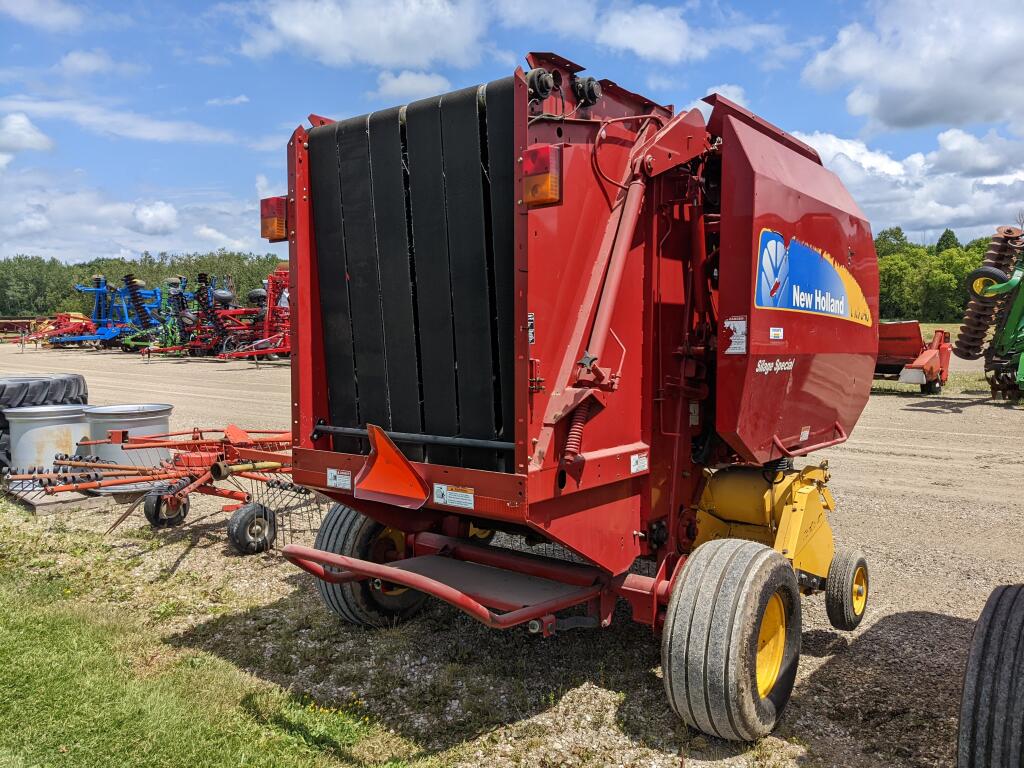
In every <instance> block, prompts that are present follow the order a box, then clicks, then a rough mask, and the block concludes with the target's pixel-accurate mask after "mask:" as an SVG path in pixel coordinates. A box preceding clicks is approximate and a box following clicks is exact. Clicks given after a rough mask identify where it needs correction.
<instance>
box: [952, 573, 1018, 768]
mask: <svg viewBox="0 0 1024 768" xmlns="http://www.w3.org/2000/svg"><path fill="white" fill-rule="evenodd" d="M957 765H958V766H959V768H1020V766H1022V765H1024V585H1021V584H1018V585H1016V586H1011V587H1006V586H1003V587H997V588H996V590H995V591H994V592H993V593H992V595H991V597H989V599H988V602H987V603H986V604H985V609H984V610H983V611H982V613H981V618H980V619H978V624H977V626H976V627H975V628H974V639H973V640H972V642H971V651H970V655H969V656H968V657H967V670H966V672H965V674H964V692H963V697H962V699H961V704H960V736H959V745H958V749H957Z"/></svg>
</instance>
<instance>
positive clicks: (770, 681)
mask: <svg viewBox="0 0 1024 768" xmlns="http://www.w3.org/2000/svg"><path fill="white" fill-rule="evenodd" d="M785 651H786V606H785V605H783V603H782V598H781V597H780V596H779V593H778V592H776V593H775V594H774V595H772V596H771V598H770V599H769V600H768V605H766V606H765V608H764V613H763V614H762V615H761V628H760V630H758V633H757V692H758V694H759V695H760V696H761V698H762V699H763V698H764V697H765V696H767V695H768V694H769V693H771V692H772V688H774V687H775V681H776V680H778V679H779V672H780V671H781V670H782V657H783V655H784V654H785Z"/></svg>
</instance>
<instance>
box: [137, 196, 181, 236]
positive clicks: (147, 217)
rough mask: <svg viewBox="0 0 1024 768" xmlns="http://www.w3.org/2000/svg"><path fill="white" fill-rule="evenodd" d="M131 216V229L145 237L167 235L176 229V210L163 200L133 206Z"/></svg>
mask: <svg viewBox="0 0 1024 768" xmlns="http://www.w3.org/2000/svg"><path fill="white" fill-rule="evenodd" d="M132 216H133V217H134V218H135V224H134V225H133V226H132V227H131V228H132V229H134V230H135V231H136V232H142V233H144V234H147V235H169V234H170V233H171V232H173V231H174V230H176V229H177V228H178V209H177V208H175V207H174V206H173V205H171V204H170V203H166V202H164V201H163V200H157V201H156V202H154V203H149V204H146V205H137V206H135V210H134V211H132Z"/></svg>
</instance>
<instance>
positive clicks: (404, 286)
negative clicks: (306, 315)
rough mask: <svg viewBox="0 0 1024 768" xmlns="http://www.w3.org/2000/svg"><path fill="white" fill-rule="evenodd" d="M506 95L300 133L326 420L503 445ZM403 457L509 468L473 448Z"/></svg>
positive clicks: (508, 419) (508, 182)
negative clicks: (305, 156)
mask: <svg viewBox="0 0 1024 768" xmlns="http://www.w3.org/2000/svg"><path fill="white" fill-rule="evenodd" d="M513 94H514V90H513V83H512V78H506V79H505V80H499V81H495V82H494V83H489V84H488V85H486V86H474V87H472V88H466V89H463V90H461V91H456V92H454V93H449V94H445V95H443V96H441V97H435V98H431V99H424V100H422V101H418V102H415V103H413V104H409V105H408V106H406V107H401V108H393V109H389V110H383V111H380V112H374V113H372V114H369V115H362V116H359V117H354V118H350V119H348V120H344V121H341V122H338V123H330V124H327V125H321V126H318V127H316V128H314V129H312V130H311V131H310V133H309V141H308V144H309V165H310V182H311V187H312V192H313V195H312V204H313V222H314V229H315V234H316V243H317V253H318V259H317V266H318V272H319V287H320V301H321V307H322V311H323V316H324V362H325V367H326V368H327V373H328V376H327V381H328V413H327V414H323V416H326V417H327V418H328V420H329V422H330V424H331V425H333V426H336V427H346V428H353V427H365V426H366V425H367V424H376V425H379V426H381V427H382V428H384V429H386V430H389V431H395V432H404V433H410V434H426V435H434V436H441V437H466V438H473V439H479V440H496V439H498V438H504V440H505V441H506V442H511V440H512V438H513V424H514V416H513V385H512V381H513V377H512V375H511V374H512V370H513V359H514V349H513V347H514V329H515V324H514V320H513V317H512V314H513V308H514V301H513V296H514V294H513V277H514V266H513V255H514V242H513V240H514V237H513V226H512V224H513V219H514V216H515V205H514V199H513V198H514V190H513V171H514V162H513V157H514V147H513V130H512V128H513V126H512V120H511V115H512V113H513ZM492 112H493V115H492V114H491V113H492ZM333 447H334V449H335V450H338V451H343V452H351V453H358V452H365V448H366V443H365V441H363V440H358V439H354V438H351V437H346V436H337V437H335V438H334V443H333ZM406 452H407V455H408V456H409V458H411V459H413V460H416V461H424V460H425V461H427V462H429V463H433V464H447V465H453V466H463V467H473V468H478V469H488V470H495V469H506V468H507V469H511V465H512V456H511V453H510V452H508V453H507V455H505V453H502V452H500V451H495V450H481V449H479V448H465V447H463V448H452V447H448V446H440V445H434V446H430V447H426V448H425V447H421V446H413V447H409V448H406Z"/></svg>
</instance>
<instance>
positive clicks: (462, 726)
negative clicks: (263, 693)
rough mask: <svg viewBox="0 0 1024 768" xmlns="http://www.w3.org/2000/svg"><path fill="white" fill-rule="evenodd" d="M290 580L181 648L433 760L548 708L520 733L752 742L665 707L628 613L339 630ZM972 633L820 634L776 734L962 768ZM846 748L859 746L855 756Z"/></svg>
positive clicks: (300, 583)
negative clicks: (726, 736)
mask: <svg viewBox="0 0 1024 768" xmlns="http://www.w3.org/2000/svg"><path fill="white" fill-rule="evenodd" d="M272 578H274V579H275V580H276V579H279V578H280V576H279V575H278V576H274V577H272ZM288 582H289V584H290V585H291V586H293V587H294V590H293V591H292V593H291V594H289V595H288V596H287V597H285V598H282V599H280V600H277V601H275V602H272V603H270V604H268V605H265V606H261V607H256V608H252V609H250V610H248V611H244V612H241V613H235V614H231V615H224V616H219V617H217V618H215V619H212V620H210V621H207V622H206V623H204V624H201V625H199V626H196V627H194V628H192V629H190V630H188V631H186V632H184V633H182V634H179V635H176V636H174V637H171V638H169V639H168V641H169V642H170V643H172V644H174V645H177V646H180V647H187V648H192V649H201V650H203V651H206V652H209V653H212V654H215V655H217V656H220V657H222V658H224V659H226V660H227V661H229V662H231V663H233V664H235V665H237V666H238V667H240V668H242V669H244V670H246V671H247V672H249V673H251V674H253V675H256V676H257V677H260V678H263V679H265V680H268V681H271V682H273V683H276V684H278V685H280V686H282V687H284V688H285V689H288V690H289V691H291V692H293V693H296V694H306V695H308V696H310V697H311V699H312V700H313V701H315V702H317V703H318V704H321V705H323V706H332V707H339V708H346V709H350V710H355V711H357V712H358V713H359V714H365V715H367V716H369V717H371V718H372V719H373V720H375V721H377V722H379V723H381V724H382V725H384V726H385V727H387V728H389V729H392V730H393V731H395V732H396V733H398V734H399V735H401V736H402V737H404V738H406V739H408V740H410V741H412V742H414V743H415V744H416V745H417V746H418V747H419V749H420V750H422V753H421V754H433V753H435V752H439V751H443V750H446V749H448V748H451V747H454V746H457V745H459V744H461V743H462V742H464V741H466V740H471V739H474V738H476V737H478V736H480V735H482V734H485V733H487V732H488V731H491V730H493V729H495V728H498V727H501V726H506V725H513V726H514V725H515V724H517V723H522V721H525V720H527V719H529V718H531V717H533V716H535V715H538V714H541V713H548V714H547V715H546V717H548V718H551V720H550V721H547V720H546V721H545V722H544V723H542V724H535V723H530V724H526V723H523V724H522V730H521V731H516V734H515V736H514V737H512V738H514V739H515V740H516V741H518V742H519V743H528V742H531V740H536V739H538V738H541V739H548V738H550V737H551V735H552V734H557V733H558V732H560V731H561V729H562V728H563V727H564V728H566V729H569V728H573V727H574V728H577V729H579V730H583V731H586V730H587V729H589V728H598V727H601V722H602V720H605V721H607V718H608V717H609V716H611V717H613V718H614V721H615V724H616V725H617V726H618V728H619V729H620V730H621V731H622V732H623V733H624V734H625V735H626V736H627V738H629V739H630V740H631V741H632V742H633V743H634V744H635V745H636V746H643V747H648V748H651V749H655V750H659V751H662V752H665V753H668V754H673V755H678V754H680V752H681V751H682V752H683V753H684V754H686V755H687V756H688V757H690V758H694V759H705V760H712V759H727V758H730V757H736V756H738V755H742V754H745V753H747V752H748V751H749V750H750V748H751V745H748V744H735V743H730V742H724V741H720V740H718V739H713V738H709V737H706V736H703V735H700V734H697V733H695V732H692V731H689V730H688V729H687V728H686V727H685V726H683V725H682V724H681V722H680V721H679V719H678V717H677V716H676V715H675V714H674V713H673V712H672V711H671V709H670V708H669V706H668V703H667V701H666V699H665V693H664V689H663V687H662V681H661V677H660V673H659V670H658V667H659V664H660V650H659V648H660V646H659V642H658V640H657V638H655V637H654V636H653V635H652V633H651V631H650V630H649V629H648V628H646V627H643V626H640V625H638V624H634V623H633V622H632V621H631V620H630V618H629V615H628V609H626V608H625V607H624V606H620V608H619V612H618V614H617V615H616V619H615V623H614V624H613V625H612V627H610V628H609V629H606V630H602V631H589V632H588V631H585V630H578V631H575V632H566V633H564V634H561V635H559V636H557V637H555V638H551V639H548V640H544V639H543V638H540V637H536V636H533V635H530V634H528V633H527V632H526V631H525V630H523V629H513V630H509V631H505V632H500V631H495V630H489V629H486V628H484V627H483V626H482V625H480V624H478V623H477V622H476V621H474V620H472V619H470V618H468V617H467V616H465V615H464V614H462V613H460V612H458V611H456V610H455V609H453V608H450V607H448V606H447V605H445V604H443V603H439V602H437V601H430V602H428V604H427V608H426V609H425V610H424V612H423V613H422V614H420V615H419V616H418V617H417V618H416V619H414V620H412V621H411V622H409V623H407V624H404V625H401V626H397V627H385V628H381V629H376V630H364V629H357V628H353V627H349V626H347V625H344V624H341V623H340V622H338V621H337V620H336V618H335V617H334V615H333V614H331V613H329V612H328V611H327V610H325V609H324V608H323V607H322V604H321V601H320V598H319V595H318V594H317V593H316V591H315V589H314V588H313V585H312V583H311V581H310V580H309V579H308V578H307V577H305V576H304V575H302V574H295V575H294V576H289V577H288ZM972 631H973V623H972V622H970V621H967V620H964V619H958V618H953V617H949V616H945V615H940V614H934V613H924V612H911V613H902V614H896V615H891V616H886V617H884V618H882V619H881V620H879V621H878V622H877V623H875V624H874V625H873V626H871V627H869V628H868V629H867V630H866V631H864V632H863V634H860V635H858V636H857V637H856V638H855V639H853V640H851V639H850V638H849V636H848V635H846V634H845V633H839V632H833V631H826V630H811V631H808V632H806V633H805V634H804V637H803V647H804V653H805V656H806V659H807V663H809V664H813V663H817V664H819V665H820V666H819V668H818V669H816V670H815V671H814V672H813V673H811V675H810V676H809V677H807V678H805V679H803V680H802V681H801V682H800V683H799V685H798V687H797V690H796V692H795V693H794V696H793V700H792V702H791V704H790V707H789V709H788V710H787V712H786V714H785V717H784V718H783V721H782V723H781V724H780V727H779V729H778V732H777V735H778V736H780V737H781V738H784V739H787V740H790V741H791V742H792V743H793V744H803V745H806V747H807V749H808V757H807V759H806V761H803V762H802V764H807V765H820V764H829V765H831V764H837V765H838V764H842V765H844V766H850V768H854V767H861V766H864V767H866V766H913V767H914V768H917V766H934V765H943V766H944V765H950V764H951V760H952V755H953V739H954V734H955V730H956V723H957V717H958V711H959V697H960V686H961V677H962V674H963V664H964V659H965V658H966V649H967V646H968V644H969V642H970V637H971V632H972ZM563 699H565V701H564V702H563ZM563 723H564V724H565V725H564V726H563ZM844 743H848V744H850V745H853V746H851V747H850V749H852V750H856V751H855V752H851V753H850V754H848V755H847V754H844V752H843V750H844V749H845V747H843V746H842V745H843V744H844ZM836 761H839V762H836Z"/></svg>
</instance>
